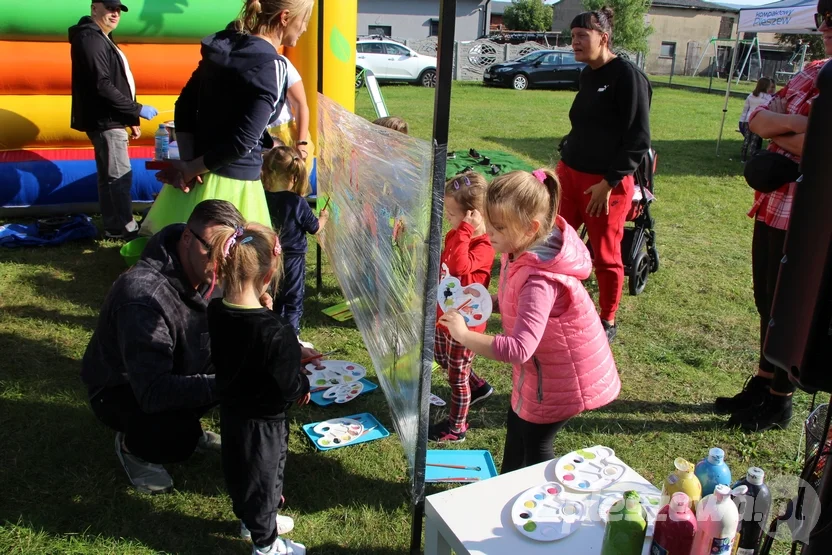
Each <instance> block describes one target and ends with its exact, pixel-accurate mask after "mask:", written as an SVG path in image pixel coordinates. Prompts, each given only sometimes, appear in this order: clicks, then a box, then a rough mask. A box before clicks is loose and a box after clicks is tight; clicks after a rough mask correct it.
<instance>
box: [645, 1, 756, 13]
mask: <svg viewBox="0 0 832 555" xmlns="http://www.w3.org/2000/svg"><path fill="white" fill-rule="evenodd" d="M653 7H656V8H680V9H687V10H704V11H710V12H728V13H739V12H740V11H739V10H738V9H737V8H733V7H730V6H724V5H720V4H717V3H713V2H704V1H703V0H653Z"/></svg>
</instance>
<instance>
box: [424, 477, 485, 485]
mask: <svg viewBox="0 0 832 555" xmlns="http://www.w3.org/2000/svg"><path fill="white" fill-rule="evenodd" d="M428 481H429V482H432V483H433V482H479V481H480V479H479V478H477V477H471V478H464V477H461V476H459V477H455V478H437V479H436V480H428Z"/></svg>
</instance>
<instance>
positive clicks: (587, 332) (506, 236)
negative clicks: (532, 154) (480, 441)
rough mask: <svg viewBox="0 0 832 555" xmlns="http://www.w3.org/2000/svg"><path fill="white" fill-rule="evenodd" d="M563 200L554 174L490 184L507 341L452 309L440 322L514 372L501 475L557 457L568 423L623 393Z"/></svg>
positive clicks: (586, 260) (488, 213)
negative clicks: (562, 211) (473, 326)
mask: <svg viewBox="0 0 832 555" xmlns="http://www.w3.org/2000/svg"><path fill="white" fill-rule="evenodd" d="M559 198H560V185H559V183H558V180H557V177H556V176H555V174H554V172H552V171H550V170H545V169H544V170H535V171H534V172H533V173H529V172H524V171H515V172H510V173H507V174H505V175H503V176H500V177H497V178H495V179H494V181H492V182H491V184H490V185H489V186H488V191H487V193H486V200H485V221H486V226H487V230H488V236H489V238H490V239H491V244H492V246H493V247H494V249H495V250H496V251H497V252H500V253H502V257H501V266H500V284H499V292H498V295H497V297H496V299H495V301H496V302H495V307H496V309H497V310H499V312H500V314H501V315H502V320H503V330H504V333H503V334H501V335H497V336H490V335H485V334H482V333H476V332H473V331H471V330H469V329H468V327H467V326H466V325H465V321H464V320H463V318H462V316H460V315H459V314H458V313H456V312H454V311H449V312H447V313H445V314H444V315H443V316H442V318H440V323H441V324H442V325H444V326H445V327H446V328H447V329H448V331H449V332H450V334H451V336H452V337H453V338H454V339H455V340H456V341H458V342H459V343H461V344H462V345H464V346H465V347H466V348H468V349H470V350H472V351H473V352H474V353H476V354H477V355H480V356H484V357H488V358H491V359H495V360H499V361H501V362H508V363H511V365H512V373H513V376H512V382H513V389H512V394H511V407H510V408H509V411H508V422H507V424H506V443H505V451H504V453H503V466H502V469H501V473H506V472H510V471H512V470H517V469H519V468H523V467H526V466H529V465H532V464H536V463H539V462H542V461H546V460H551V459H553V458H554V456H555V454H554V449H553V443H554V439H555V435H556V434H557V432H558V431H559V430H560V429H561V428H563V426H564V425H565V424H566V422H567V420H569V419H570V418H572V417H573V416H576V415H578V414H580V413H581V412H583V411H585V410H590V409H595V408H598V407H602V406H604V405H606V404H608V403H610V402H612V401H613V400H614V399H615V398H616V397H618V393H619V391H620V389H621V382H620V381H619V379H618V371H617V369H616V367H615V361H614V360H613V358H612V351H610V346H609V343H608V342H607V336H606V333H605V332H604V327H603V326H602V325H601V320H600V318H599V317H598V313H597V312H596V311H595V305H594V303H593V302H592V299H591V298H590V296H589V293H587V291H586V289H584V286H583V284H582V283H581V280H584V279H586V278H587V277H589V274H590V272H591V271H592V261H591V259H590V257H589V252H588V251H587V249H586V246H584V244H583V242H581V240H580V238H579V237H578V234H577V233H576V232H575V230H574V229H572V227H570V226H569V224H567V223H566V221H565V220H564V219H563V218H561V217H560V216H557V213H558V200H559Z"/></svg>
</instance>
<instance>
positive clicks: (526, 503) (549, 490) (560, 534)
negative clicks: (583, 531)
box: [511, 482, 586, 542]
mask: <svg viewBox="0 0 832 555" xmlns="http://www.w3.org/2000/svg"><path fill="white" fill-rule="evenodd" d="M585 510H586V509H585V508H584V504H583V503H581V502H580V501H577V500H575V499H571V498H570V497H569V496H568V494H566V492H565V490H564V487H563V486H562V485H561V484H558V483H557V482H547V483H545V484H543V485H540V486H535V487H533V488H531V489H528V490H526V491H524V492H523V493H521V494H520V497H518V498H517V501H515V502H514V505H513V506H512V508H511V521H512V522H513V523H514V526H515V527H516V528H517V530H518V531H519V532H520V533H521V534H523V535H524V536H526V537H527V538H531V539H533V540H537V541H541V542H550V541H555V540H559V539H562V538H565V537H566V536H568V535H569V534H571V533H573V532H575V531H576V530H577V529H578V528H580V526H581V518H583V516H584V512H585Z"/></svg>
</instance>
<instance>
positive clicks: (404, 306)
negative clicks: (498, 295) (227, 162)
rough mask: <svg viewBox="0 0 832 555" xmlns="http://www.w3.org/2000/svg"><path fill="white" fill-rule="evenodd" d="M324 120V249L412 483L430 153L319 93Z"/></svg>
mask: <svg viewBox="0 0 832 555" xmlns="http://www.w3.org/2000/svg"><path fill="white" fill-rule="evenodd" d="M318 114H319V118H318V119H319V124H318V143H319V148H320V150H319V156H318V167H317V171H318V195H319V196H320V197H328V198H329V199H330V200H329V207H328V210H329V212H330V221H329V224H328V225H327V226H326V227H325V228H324V230H323V232H322V236H321V241H322V245H323V248H324V251H325V252H326V255H327V257H328V258H329V261H330V265H331V266H332V268H333V271H334V273H335V276H336V278H337V279H338V283H339V285H340V286H341V291H342V292H343V294H344V297H345V299H346V300H347V301H348V303H349V306H350V310H351V311H352V314H353V318H354V319H355V322H356V325H357V326H358V329H359V330H360V332H361V335H362V337H363V339H364V344H365V346H366V348H367V351H368V352H369V354H370V358H371V360H372V362H373V365H374V367H375V370H376V374H377V375H378V379H379V382H380V383H381V387H382V390H383V391H384V394H385V396H386V397H387V401H388V403H389V405H390V412H391V413H392V417H393V424H394V426H395V428H396V431H397V432H398V434H399V437H400V438H401V442H402V446H403V448H404V452H405V456H406V457H407V460H408V462H409V466H410V470H411V478H413V476H412V473H413V471H414V467H415V459H416V451H417V432H418V426H419V415H420V412H421V406H420V404H421V403H420V401H421V399H420V395H421V393H420V387H419V377H420V374H421V373H422V361H421V356H422V335H423V330H424V325H425V313H424V310H425V309H424V306H425V302H424V300H425V299H424V291H425V276H426V270H427V263H428V232H429V224H430V210H431V171H432V170H431V158H432V149H431V146H430V143H428V142H427V141H424V140H421V139H416V138H414V137H409V136H407V135H404V134H403V133H399V132H397V131H393V130H390V129H387V128H383V127H379V126H377V125H373V124H372V123H370V122H368V121H367V120H365V119H363V118H361V117H359V116H356V115H355V114H352V113H350V112H348V111H346V110H345V109H343V108H342V107H341V106H339V105H338V104H336V103H335V102H333V101H332V100H330V99H328V98H327V97H325V96H322V95H320V94H319V95H318ZM319 202H320V201H319ZM435 304H436V303H435V302H433V303H428V304H427V306H428V307H435ZM434 310H435V308H434ZM431 351H432V349H431Z"/></svg>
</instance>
